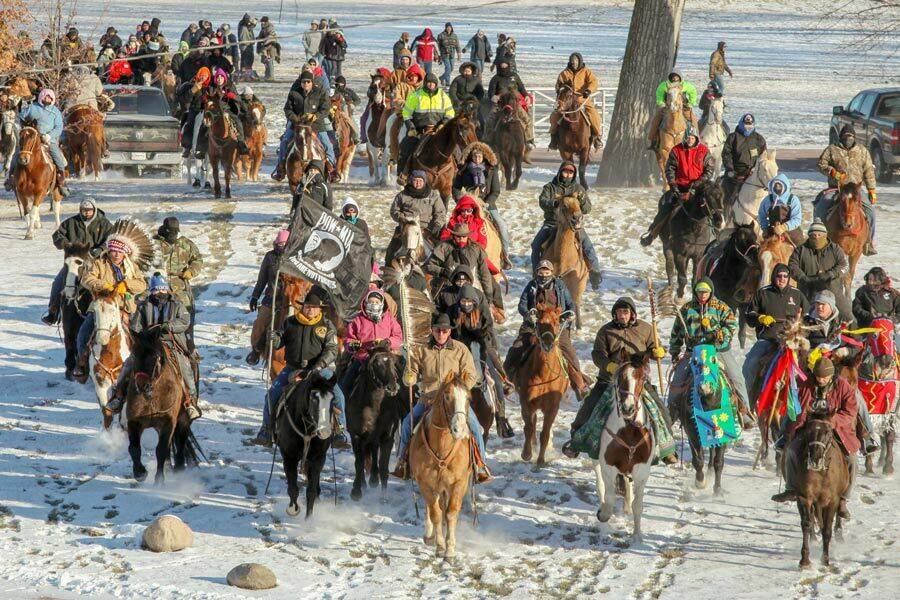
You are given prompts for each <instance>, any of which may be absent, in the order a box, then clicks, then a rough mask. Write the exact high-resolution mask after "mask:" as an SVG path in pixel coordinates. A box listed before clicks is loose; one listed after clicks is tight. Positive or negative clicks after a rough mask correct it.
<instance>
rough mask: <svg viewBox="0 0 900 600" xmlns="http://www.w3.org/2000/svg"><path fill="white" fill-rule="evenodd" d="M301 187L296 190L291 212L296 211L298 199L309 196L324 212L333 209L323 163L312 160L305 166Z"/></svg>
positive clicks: (316, 159)
mask: <svg viewBox="0 0 900 600" xmlns="http://www.w3.org/2000/svg"><path fill="white" fill-rule="evenodd" d="M302 183H303V187H298V188H297V193H296V194H294V199H293V201H292V202H291V212H293V211H295V210H297V206H298V205H299V204H300V199H301V198H302V197H303V196H309V197H310V198H311V199H312V200H313V202H315V203H316V204H319V205H320V206H322V207H323V208H324V209H325V210H329V211H330V210H333V209H334V196H333V195H332V193H331V186H329V185H328V182H327V181H326V178H325V163H323V162H322V161H321V160H320V159H318V158H314V159H312V160H311V161H309V162H308V163H307V164H306V170H305V171H304V172H303V181H302Z"/></svg>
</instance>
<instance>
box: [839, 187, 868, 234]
mask: <svg viewBox="0 0 900 600" xmlns="http://www.w3.org/2000/svg"><path fill="white" fill-rule="evenodd" d="M859 188H860V185H859V184H858V183H847V184H844V185H842V186H841V190H840V192H838V198H837V202H838V207H839V212H840V215H841V227H842V228H844V229H855V228H856V227H858V226H859V224H860V223H861V222H862V219H864V217H863V214H862V199H861V196H860V193H859Z"/></svg>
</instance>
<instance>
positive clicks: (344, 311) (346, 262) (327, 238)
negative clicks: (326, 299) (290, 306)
mask: <svg viewBox="0 0 900 600" xmlns="http://www.w3.org/2000/svg"><path fill="white" fill-rule="evenodd" d="M289 230H290V232H291V235H290V237H289V238H288V242H287V246H286V247H285V249H284V254H283V256H282V259H281V272H282V273H285V274H287V275H290V276H291V277H299V278H301V279H305V280H307V281H310V282H312V283H314V284H318V285H319V286H320V287H321V288H322V289H323V290H325V292H327V293H328V295H329V296H330V298H331V303H332V306H334V308H335V310H336V311H337V313H338V315H340V317H341V318H342V319H344V320H345V321H349V320H350V319H352V318H353V316H354V315H355V314H356V312H357V311H358V310H359V303H360V302H361V301H362V298H363V296H364V295H365V293H366V292H367V291H368V289H369V279H370V278H371V276H372V243H371V241H370V240H369V236H368V235H366V233H365V232H364V231H362V230H361V229H359V228H358V227H356V226H355V225H352V224H350V223H348V222H347V221H345V220H343V219H341V218H340V217H337V216H335V215H334V214H332V213H331V212H329V211H327V210H325V208H324V207H323V206H322V205H321V204H319V203H318V202H316V201H314V200H313V199H312V198H310V197H309V196H307V195H305V194H304V195H303V197H302V198H301V199H300V204H299V206H298V207H297V209H296V210H295V211H294V218H293V220H292V221H291V225H290V228H289Z"/></svg>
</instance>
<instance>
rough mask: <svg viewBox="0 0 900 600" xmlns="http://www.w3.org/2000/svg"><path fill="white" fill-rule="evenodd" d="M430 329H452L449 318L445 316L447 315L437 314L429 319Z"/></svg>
mask: <svg viewBox="0 0 900 600" xmlns="http://www.w3.org/2000/svg"><path fill="white" fill-rule="evenodd" d="M431 328H432V329H452V328H453V325H452V324H451V323H450V317H448V316H447V313H438V314H436V315H434V316H433V317H431Z"/></svg>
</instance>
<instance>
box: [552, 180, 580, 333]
mask: <svg viewBox="0 0 900 600" xmlns="http://www.w3.org/2000/svg"><path fill="white" fill-rule="evenodd" d="M583 221H584V214H582V212H581V204H580V203H579V202H578V197H577V196H566V197H565V198H560V200H559V203H558V204H557V206H556V233H555V234H554V236H553V239H552V240H551V241H550V243H549V244H548V245H547V246H546V247H545V249H544V254H543V258H545V259H547V260H549V261H550V262H552V263H553V270H554V272H555V273H556V276H557V277H561V278H562V280H563V282H565V284H566V288H567V289H568V290H569V294H571V295H572V300H573V301H574V302H575V312H576V323H577V324H578V326H579V327H581V296H582V295H583V294H584V289H585V287H586V286H587V279H588V265H587V261H586V260H585V258H584V253H583V252H582V250H581V241H580V239H579V237H578V233H579V231H580V230H581V227H582V225H583Z"/></svg>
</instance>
